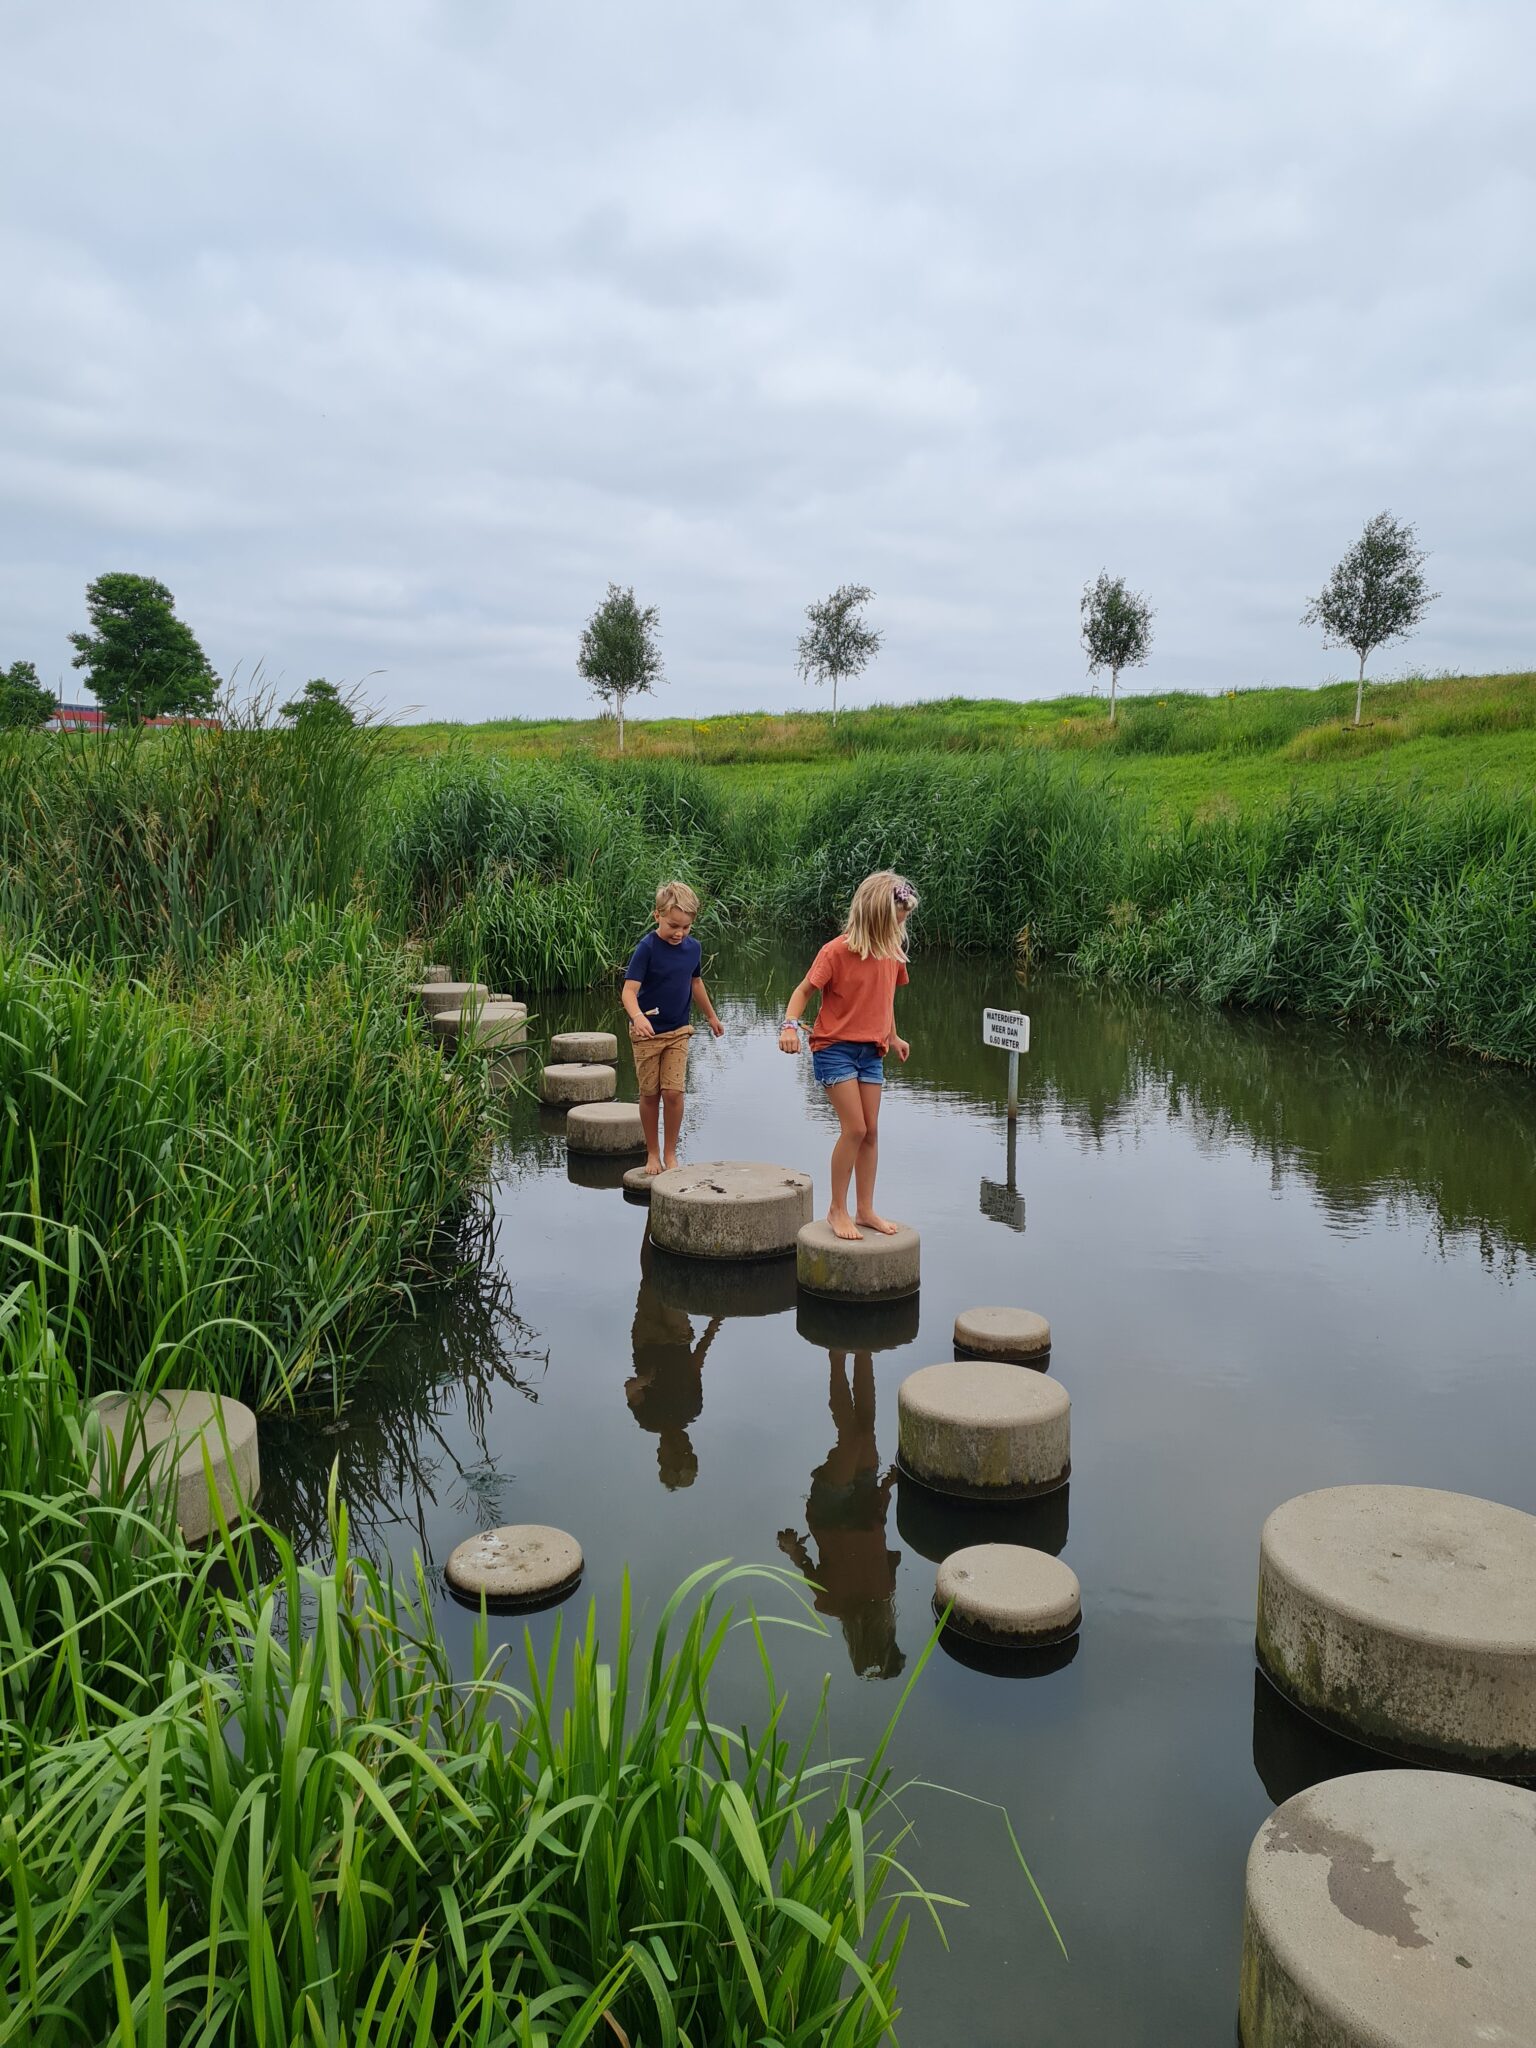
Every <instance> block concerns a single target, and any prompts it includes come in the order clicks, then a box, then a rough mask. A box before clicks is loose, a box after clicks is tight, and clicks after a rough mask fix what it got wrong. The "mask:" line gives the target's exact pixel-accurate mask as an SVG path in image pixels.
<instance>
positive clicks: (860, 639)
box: [795, 583, 885, 725]
mask: <svg viewBox="0 0 1536 2048" xmlns="http://www.w3.org/2000/svg"><path fill="white" fill-rule="evenodd" d="M874 594H875V593H874V592H873V591H872V590H870V589H867V588H866V587H865V585H864V584H862V583H840V584H839V585H838V587H837V588H836V590H834V591H833V593H832V595H831V596H830V597H827V598H823V599H822V601H821V603H820V604H808V605H807V606H806V608H805V616H806V617H807V618H808V619H809V620H810V624H809V625H808V626H807V627H806V629H805V631H804V632H803V633H802V634H801V635H800V647H799V655H798V659H797V660H796V663H795V672H796V674H797V675H798V676H800V678H801V680H802V681H804V682H807V683H830V684H831V685H832V723H833V724H834V725H836V723H837V686H838V684H839V683H840V682H841V681H842V679H843V677H844V676H861V675H862V674H863V673H864V671H865V669H866V668H868V666H869V664H870V662H871V661H872V660H873V659H874V657H875V655H877V654H878V653H879V651H880V643H881V641H882V640H883V639H884V638H885V635H884V634H883V633H881V632H878V631H877V630H876V629H875V628H874V627H873V626H866V625H865V623H864V621H863V619H862V618H860V616H859V607H860V605H865V604H868V603H869V601H870V599H871V598H872V597H873V596H874Z"/></svg>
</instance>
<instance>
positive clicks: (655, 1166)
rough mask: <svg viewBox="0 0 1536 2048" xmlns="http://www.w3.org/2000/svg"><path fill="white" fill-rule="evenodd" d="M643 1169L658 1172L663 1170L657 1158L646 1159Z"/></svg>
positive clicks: (648, 1171)
mask: <svg viewBox="0 0 1536 2048" xmlns="http://www.w3.org/2000/svg"><path fill="white" fill-rule="evenodd" d="M645 1170H646V1172H647V1173H660V1172H662V1171H663V1168H662V1164H661V1161H660V1160H659V1159H655V1158H651V1159H647V1161H646V1162H645Z"/></svg>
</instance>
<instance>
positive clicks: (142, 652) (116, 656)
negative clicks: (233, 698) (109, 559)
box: [69, 570, 219, 724]
mask: <svg viewBox="0 0 1536 2048" xmlns="http://www.w3.org/2000/svg"><path fill="white" fill-rule="evenodd" d="M85 603H86V609H87V610H88V611H89V613H90V615H91V624H92V626H93V627H94V628H95V631H94V633H71V634H70V636H69V639H70V645H71V646H72V647H74V648H76V649H77V650H78V651H77V652H76V655H75V660H74V666H75V667H76V668H83V669H84V670H85V671H86V673H87V678H88V680H89V682H90V686H91V688H92V690H93V691H94V692H95V693H96V699H97V702H98V703H99V704H100V705H101V708H102V710H103V711H104V712H105V713H106V715H107V717H108V719H109V720H111V721H112V723H114V724H119V723H124V722H127V723H134V722H136V721H137V720H139V719H143V718H173V717H178V716H194V717H196V716H201V717H206V716H207V715H208V714H209V713H210V712H211V711H212V710H213V707H214V698H215V696H216V693H217V691H218V687H219V679H218V677H217V676H216V675H215V674H214V672H213V669H212V666H211V665H210V663H209V660H208V657H207V655H206V654H204V652H203V650H202V648H201V647H199V645H198V644H197V636H196V635H195V634H194V633H193V631H192V628H191V627H190V626H189V625H188V624H187V623H186V621H185V620H184V619H178V618H177V616H176V611H175V603H176V600H175V599H174V598H173V597H172V596H171V593H170V592H169V591H168V590H167V589H166V587H165V585H164V584H163V583H157V582H156V581H155V579H154V577H153V576H131V575H129V574H128V573H127V572H126V571H121V570H119V571H115V572H114V573H112V574H111V575H107V576H98V577H97V578H96V581H95V582H94V583H92V584H89V585H88V586H87V588H86V593H85Z"/></svg>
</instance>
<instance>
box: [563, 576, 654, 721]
mask: <svg viewBox="0 0 1536 2048" xmlns="http://www.w3.org/2000/svg"><path fill="white" fill-rule="evenodd" d="M660 617H661V614H660V613H659V612H658V611H657V609H656V607H655V605H653V604H650V605H646V606H645V607H644V609H642V608H641V607H640V606H639V605H638V604H636V602H635V593H634V591H633V590H620V588H619V586H618V584H617V583H610V584H609V586H608V595H607V596H606V597H605V598H604V599H603V601H602V603H601V604H600V605H599V606H598V608H597V610H596V611H595V612H594V613H593V614H592V616H591V618H590V619H588V621H587V623H586V625H585V626H583V628H582V631H581V648H580V651H579V652H578V654H577V656H576V666H577V668H578V669H579V670H580V672H581V674H582V675H584V676H585V677H586V679H587V681H588V682H589V683H590V684H591V685H592V688H593V691H594V693H595V694H596V695H597V696H599V697H601V698H602V699H603V701H604V702H605V703H607V704H611V705H612V706H613V709H614V713H615V715H616V716H617V718H618V721H619V752H620V753H621V754H622V753H623V751H624V702H625V699H626V698H628V697H631V696H635V695H637V694H640V693H645V694H649V692H650V690H651V688H652V686H653V685H654V684H656V683H661V682H665V681H666V671H665V669H664V668H663V667H662V661H661V639H660V623H659V622H660Z"/></svg>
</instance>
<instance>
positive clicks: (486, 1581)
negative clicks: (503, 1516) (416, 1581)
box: [443, 1522, 582, 1607]
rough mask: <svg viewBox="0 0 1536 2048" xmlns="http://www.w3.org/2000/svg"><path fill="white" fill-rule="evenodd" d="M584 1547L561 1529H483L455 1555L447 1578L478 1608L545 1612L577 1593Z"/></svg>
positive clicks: (527, 1525)
mask: <svg viewBox="0 0 1536 2048" xmlns="http://www.w3.org/2000/svg"><path fill="white" fill-rule="evenodd" d="M581 1570H582V1555H581V1545H580V1544H579V1543H578V1542H577V1541H576V1538H575V1537H574V1536H567V1535H566V1533H565V1531H564V1530H563V1529H550V1528H547V1527H546V1526H545V1525H544V1524H543V1523H541V1522H516V1523H511V1524H508V1525H507V1526H506V1527H504V1528H501V1529H483V1530H482V1531H481V1532H480V1534H479V1535H478V1536H471V1537H470V1538H469V1539H468V1540H467V1541H466V1542H464V1543H461V1544H460V1545H459V1546H458V1548H457V1549H456V1550H455V1551H454V1552H453V1553H452V1554H451V1556H450V1557H449V1559H448V1562H447V1564H446V1565H445V1566H444V1567H443V1573H444V1576H445V1577H446V1579H447V1581H448V1584H449V1586H450V1587H451V1588H452V1590H453V1591H454V1592H455V1593H457V1594H458V1595H459V1597H460V1599H462V1600H465V1601H467V1602H468V1603H469V1604H470V1605H471V1606H478V1605H479V1603H480V1599H481V1596H482V1595H483V1596H484V1598H485V1599H486V1601H487V1602H489V1603H490V1604H492V1605H495V1606H502V1607H546V1606H548V1605H550V1604H551V1603H552V1602H553V1601H556V1600H563V1599H564V1598H565V1596H566V1594H567V1593H571V1592H574V1591H575V1588H576V1585H577V1582H578V1581H579V1580H580V1578H581Z"/></svg>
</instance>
